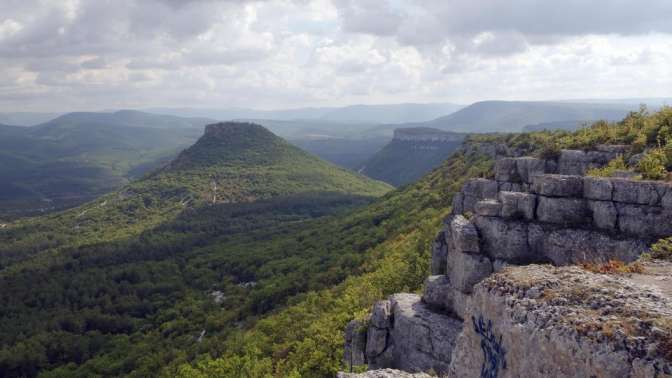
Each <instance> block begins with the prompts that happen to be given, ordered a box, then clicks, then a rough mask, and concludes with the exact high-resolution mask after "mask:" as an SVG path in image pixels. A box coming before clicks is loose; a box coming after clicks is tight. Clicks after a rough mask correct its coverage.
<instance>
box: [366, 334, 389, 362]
mask: <svg viewBox="0 0 672 378" xmlns="http://www.w3.org/2000/svg"><path fill="white" fill-rule="evenodd" d="M388 332H389V331H388V329H387V328H383V329H380V328H376V327H369V329H368V330H367V332H366V358H367V360H368V361H373V360H375V359H376V358H378V357H379V356H381V355H382V354H383V353H385V350H386V349H387V346H388V344H387V337H388Z"/></svg>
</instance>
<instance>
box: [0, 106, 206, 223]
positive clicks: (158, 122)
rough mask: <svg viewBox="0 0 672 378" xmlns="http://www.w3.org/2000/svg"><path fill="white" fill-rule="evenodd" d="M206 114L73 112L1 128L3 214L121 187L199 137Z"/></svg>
mask: <svg viewBox="0 0 672 378" xmlns="http://www.w3.org/2000/svg"><path fill="white" fill-rule="evenodd" d="M206 123H208V120H206V119H186V118H179V117H172V116H157V115H152V114H147V113H139V112H131V111H121V112H116V113H70V114H66V115H63V116H61V117H58V118H56V119H54V120H52V121H49V122H47V123H44V124H40V125H37V126H33V127H24V128H9V129H8V128H0V133H1V134H2V138H0V151H2V152H1V153H0V175H2V177H3V178H4V179H5V182H6V183H7V185H6V186H4V187H3V189H2V191H1V192H0V216H11V215H27V214H35V213H40V212H43V211H53V210H58V209H63V208H67V207H72V206H75V205H78V204H81V203H83V202H85V201H88V200H91V199H92V198H95V197H97V196H99V195H101V194H104V193H107V192H110V191H112V190H114V189H117V188H119V187H120V186H122V185H123V184H124V183H126V182H128V180H129V179H131V178H133V177H138V176H140V175H142V174H143V173H144V172H147V171H148V170H151V169H153V168H156V167H157V166H160V165H161V164H164V163H165V162H166V160H169V159H170V158H171V157H172V156H174V155H175V154H176V153H177V152H178V151H179V149H181V148H184V147H186V146H188V145H189V144H191V143H193V142H194V141H195V140H196V139H197V138H198V136H199V134H200V129H201V128H202V127H203V126H204V125H205V124H206Z"/></svg>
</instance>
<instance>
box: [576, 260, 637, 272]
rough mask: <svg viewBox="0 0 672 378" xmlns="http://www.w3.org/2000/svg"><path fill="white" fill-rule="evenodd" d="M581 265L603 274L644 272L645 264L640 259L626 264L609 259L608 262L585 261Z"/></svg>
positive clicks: (590, 270)
mask: <svg viewBox="0 0 672 378" xmlns="http://www.w3.org/2000/svg"><path fill="white" fill-rule="evenodd" d="M580 265H581V267H582V268H583V269H585V270H587V271H589V272H593V273H601V274H627V273H644V266H643V265H642V264H641V263H640V262H639V261H635V262H633V263H630V264H626V263H624V262H623V261H620V260H609V261H607V262H606V263H592V262H584V263H581V264H580Z"/></svg>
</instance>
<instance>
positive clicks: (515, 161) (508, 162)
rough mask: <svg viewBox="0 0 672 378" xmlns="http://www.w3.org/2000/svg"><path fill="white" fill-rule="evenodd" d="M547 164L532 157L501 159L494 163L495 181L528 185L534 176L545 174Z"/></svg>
mask: <svg viewBox="0 0 672 378" xmlns="http://www.w3.org/2000/svg"><path fill="white" fill-rule="evenodd" d="M546 171H547V162H546V161H545V160H541V159H537V158H533V157H518V158H503V159H499V160H497V161H496V162H495V180H497V181H502V182H510V183H526V184H530V183H531V182H532V178H533V177H534V176H536V175H540V174H543V173H546Z"/></svg>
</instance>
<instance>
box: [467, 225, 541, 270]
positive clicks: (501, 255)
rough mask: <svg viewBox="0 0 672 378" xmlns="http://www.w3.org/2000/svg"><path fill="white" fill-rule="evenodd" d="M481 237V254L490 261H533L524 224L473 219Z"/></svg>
mask: <svg viewBox="0 0 672 378" xmlns="http://www.w3.org/2000/svg"><path fill="white" fill-rule="evenodd" d="M474 224H475V225H476V228H477V230H478V232H479V234H480V235H481V243H482V252H483V253H485V254H486V255H488V256H489V257H490V258H491V259H501V260H506V261H509V262H516V263H524V262H529V261H535V258H536V256H534V254H533V253H532V251H531V250H530V248H529V246H528V242H527V224H526V223H525V222H520V221H515V220H508V219H502V218H496V217H481V216H476V217H474Z"/></svg>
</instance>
